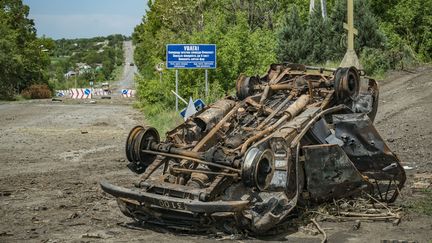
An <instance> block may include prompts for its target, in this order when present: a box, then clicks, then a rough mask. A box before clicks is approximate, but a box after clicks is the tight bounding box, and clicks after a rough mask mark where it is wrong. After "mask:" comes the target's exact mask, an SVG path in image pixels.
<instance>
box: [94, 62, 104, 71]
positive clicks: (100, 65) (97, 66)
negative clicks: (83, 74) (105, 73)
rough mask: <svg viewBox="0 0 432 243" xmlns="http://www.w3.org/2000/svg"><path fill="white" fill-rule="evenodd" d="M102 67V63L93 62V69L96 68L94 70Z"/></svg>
mask: <svg viewBox="0 0 432 243" xmlns="http://www.w3.org/2000/svg"><path fill="white" fill-rule="evenodd" d="M102 68H103V65H102V63H96V64H95V70H96V71H99V70H101V69H102Z"/></svg>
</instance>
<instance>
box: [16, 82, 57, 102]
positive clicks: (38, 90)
mask: <svg viewBox="0 0 432 243" xmlns="http://www.w3.org/2000/svg"><path fill="white" fill-rule="evenodd" d="M21 96H22V97H24V98H26V99H47V98H51V97H52V92H51V90H50V88H49V87H48V85H46V84H32V85H31V86H30V87H28V88H26V89H24V90H23V91H22V92H21Z"/></svg>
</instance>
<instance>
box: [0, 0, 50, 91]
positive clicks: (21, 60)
mask: <svg viewBox="0 0 432 243" xmlns="http://www.w3.org/2000/svg"><path fill="white" fill-rule="evenodd" d="M28 14H29V7H28V6H26V5H23V4H22V2H21V1H17V0H2V1H0V99H13V98H14V96H15V94H16V93H20V92H21V91H22V90H24V89H25V88H27V87H29V86H30V85H32V84H40V83H47V82H48V72H47V68H48V65H49V63H50V58H49V55H48V53H46V52H44V44H45V40H44V39H39V38H37V36H36V29H35V26H34V22H33V20H31V19H28Z"/></svg>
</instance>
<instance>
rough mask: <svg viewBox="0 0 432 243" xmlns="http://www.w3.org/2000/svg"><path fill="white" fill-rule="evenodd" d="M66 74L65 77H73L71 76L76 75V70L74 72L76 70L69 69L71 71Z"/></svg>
mask: <svg viewBox="0 0 432 243" xmlns="http://www.w3.org/2000/svg"><path fill="white" fill-rule="evenodd" d="M64 76H65V78H71V77H74V76H76V72H74V71H69V72H67V73H65V75H64Z"/></svg>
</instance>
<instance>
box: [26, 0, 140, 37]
mask: <svg viewBox="0 0 432 243" xmlns="http://www.w3.org/2000/svg"><path fill="white" fill-rule="evenodd" d="M23 2H24V4H26V5H28V6H30V14H29V18H30V19H34V21H35V25H36V29H37V34H38V36H42V35H45V36H47V37H51V38H53V39H61V38H67V39H68V38H89V37H95V36H106V35H110V34H123V35H126V36H130V35H131V34H132V32H133V29H134V28H135V26H136V25H138V24H139V23H140V22H141V20H142V17H143V15H144V14H145V10H146V9H147V0H23Z"/></svg>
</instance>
